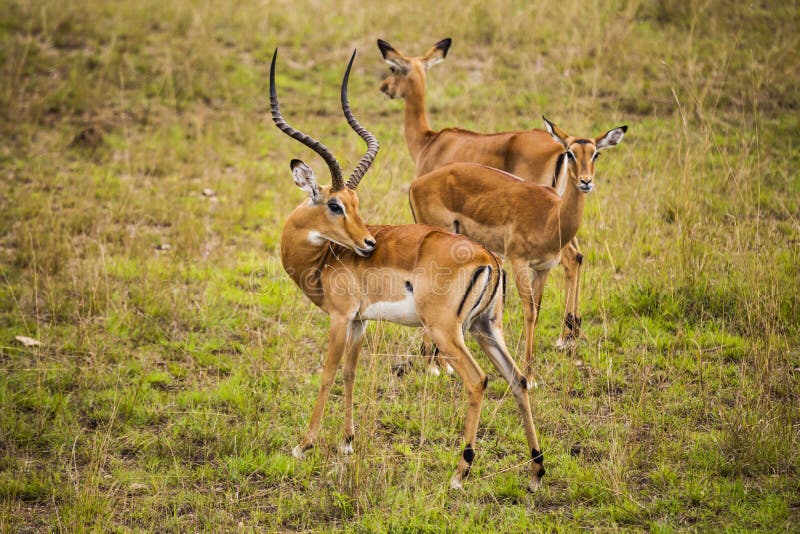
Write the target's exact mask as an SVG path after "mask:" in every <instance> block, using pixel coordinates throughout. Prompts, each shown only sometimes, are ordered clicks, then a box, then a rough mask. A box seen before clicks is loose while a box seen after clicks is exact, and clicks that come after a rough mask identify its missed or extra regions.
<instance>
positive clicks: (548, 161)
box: [378, 39, 583, 348]
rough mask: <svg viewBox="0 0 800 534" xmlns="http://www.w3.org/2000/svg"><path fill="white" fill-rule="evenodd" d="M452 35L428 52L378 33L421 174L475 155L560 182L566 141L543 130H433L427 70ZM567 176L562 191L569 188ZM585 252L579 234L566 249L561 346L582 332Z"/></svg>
mask: <svg viewBox="0 0 800 534" xmlns="http://www.w3.org/2000/svg"><path fill="white" fill-rule="evenodd" d="M451 42H452V41H451V40H450V39H443V40H441V41H439V42H438V43H436V44H435V45H434V46H433V47H432V48H431V49H430V50H428V52H427V53H426V54H425V55H424V56H422V57H409V56H405V55H403V54H401V53H400V52H398V51H397V50H396V49H395V48H393V47H392V46H391V45H390V44H389V43H387V42H386V41H383V40H381V39H378V48H380V51H381V54H382V55H383V59H384V60H385V61H386V62H387V63H388V64H389V65H390V68H391V70H392V72H391V74H390V75H389V76H388V77H387V78H386V79H384V80H383V82H381V85H380V89H381V91H383V92H384V93H385V94H386V95H387V96H389V97H390V98H404V99H405V121H404V127H405V138H406V144H407V145H408V150H409V151H410V152H411V157H413V158H414V161H415V163H416V176H422V175H423V174H426V173H428V172H430V171H432V170H434V169H437V168H439V167H442V166H443V165H446V164H448V163H453V162H456V161H470V162H473V163H480V164H482V165H486V166H487V167H494V168H497V169H502V170H504V171H508V172H510V173H511V174H514V175H516V176H519V177H520V178H522V179H523V180H526V181H528V182H532V183H537V184H541V185H552V186H554V187H555V186H556V182H557V180H558V178H561V177H563V173H562V171H563V167H564V165H563V163H564V157H566V152H565V150H564V146H563V145H562V144H561V143H559V142H557V141H555V140H553V138H552V137H551V136H550V135H549V134H548V133H547V132H545V131H543V130H537V129H532V130H522V131H513V132H503V133H494V134H483V133H477V132H471V131H469V130H463V129H461V128H444V129H442V130H439V131H434V130H431V128H430V126H429V125H428V119H427V117H426V115H425V71H426V70H427V69H429V68H430V67H432V66H433V65H436V64H437V63H440V62H442V61H444V58H445V57H446V56H447V52H448V50H449V49H450V44H451ZM563 185H564V183H563V181H562V182H561V183H560V185H559V188H560V190H559V194H561V193H563ZM582 261H583V255H582V254H581V253H580V249H579V248H578V241H577V239H574V238H573V240H572V242H571V243H570V245H569V246H568V247H566V248H565V249H564V251H563V254H562V255H561V265H562V266H563V267H564V273H565V276H564V286H565V298H564V301H565V310H564V324H563V328H562V331H561V334H560V336H559V338H558V341H557V342H556V346H557V347H559V348H567V347H572V346H574V344H575V340H576V339H577V337H578V336H579V327H580V323H581V320H580V316H579V314H578V297H579V291H580V287H579V284H578V280H579V278H580V267H581V263H582Z"/></svg>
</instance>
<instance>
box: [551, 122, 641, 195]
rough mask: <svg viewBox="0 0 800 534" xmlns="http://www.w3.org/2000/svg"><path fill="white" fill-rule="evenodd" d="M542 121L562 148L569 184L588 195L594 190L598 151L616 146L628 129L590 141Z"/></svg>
mask: <svg viewBox="0 0 800 534" xmlns="http://www.w3.org/2000/svg"><path fill="white" fill-rule="evenodd" d="M542 119H544V125H545V128H547V132H548V133H549V134H550V135H551V136H552V137H553V139H555V140H556V142H558V143H560V144H561V145H562V146H563V147H564V150H565V152H564V153H565V154H566V156H565V157H566V158H567V162H566V163H567V169H568V170H567V173H568V174H567V175H568V177H569V183H571V184H572V185H573V186H575V187H576V188H577V189H578V191H580V192H581V193H589V192H590V191H591V190H592V189H594V169H595V163H596V162H597V158H599V157H600V151H601V150H604V149H606V148H611V147H612V146H616V145H617V144H618V143H619V142H620V141H622V137H623V136H624V135H625V132H627V131H628V127H627V126H620V127H618V128H614V129H612V130H609V131H607V132H606V133H604V134H602V135H598V136H597V137H595V138H594V139H592V138H588V137H575V136H574V135H569V134H568V133H567V132H565V131H564V130H562V129H561V128H559V127H558V126H556V125H555V124H553V123H552V122H550V121H549V120H547V118H546V117H542Z"/></svg>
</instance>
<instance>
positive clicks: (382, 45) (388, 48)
mask: <svg viewBox="0 0 800 534" xmlns="http://www.w3.org/2000/svg"><path fill="white" fill-rule="evenodd" d="M378 48H379V49H380V51H381V55H382V56H383V59H388V58H387V57H386V54H388V53H389V52H394V53H395V54H397V50H395V49H394V48H393V47H392V45H390V44H389V43H387V42H386V41H384V40H383V39H378Z"/></svg>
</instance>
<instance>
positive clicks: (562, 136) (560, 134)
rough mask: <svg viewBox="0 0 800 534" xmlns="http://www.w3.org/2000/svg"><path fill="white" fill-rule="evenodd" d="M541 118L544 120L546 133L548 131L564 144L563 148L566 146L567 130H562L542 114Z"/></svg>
mask: <svg viewBox="0 0 800 534" xmlns="http://www.w3.org/2000/svg"><path fill="white" fill-rule="evenodd" d="M542 119H543V120H544V127H545V128H546V129H547V133H549V134H550V136H551V137H552V138H553V139H555V140H556V141H557V142H559V143H561V144H562V145H563V146H564V148H567V141H566V139H567V137H569V135H567V132H565V131H564V130H562V129H561V128H559V127H558V126H556V125H555V124H553V123H552V122H550V121H549V120H547V117H545V116H544V115H542Z"/></svg>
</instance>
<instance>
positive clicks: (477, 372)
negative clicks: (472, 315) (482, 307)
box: [431, 326, 487, 489]
mask: <svg viewBox="0 0 800 534" xmlns="http://www.w3.org/2000/svg"><path fill="white" fill-rule="evenodd" d="M431 337H432V338H433V341H434V342H435V343H436V345H437V346H438V347H439V350H440V353H439V354H440V356H441V358H442V359H444V360H446V361H447V362H448V363H450V364H451V365H452V366H453V369H455V371H456V372H457V373H458V375H459V376H460V377H461V380H462V381H463V382H464V390H465V391H466V393H467V414H466V418H465V421H464V450H463V451H462V453H461V458H459V460H458V465H457V466H456V470H455V472H454V473H453V476H452V477H451V478H450V487H451V488H453V489H458V488H461V487H462V483H463V480H464V477H466V476H467V475H468V474H469V470H470V466H471V465H472V461H473V460H474V459H475V436H476V434H477V433H478V419H479V418H480V414H481V404H482V403H483V392H484V390H485V389H486V382H487V378H486V374H485V373H484V372H483V371H482V370H481V368H480V367H479V366H478V364H477V362H476V361H475V360H474V359H473V358H472V356H471V355H470V353H469V350H468V349H467V346H466V345H465V344H464V337H463V335H462V333H461V327H460V326H456V327H455V328H453V329H449V330H448V331H443V330H438V329H437V330H433V331H432V332H431Z"/></svg>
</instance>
